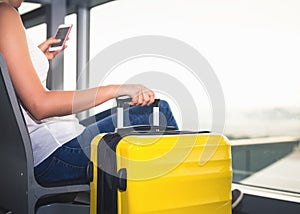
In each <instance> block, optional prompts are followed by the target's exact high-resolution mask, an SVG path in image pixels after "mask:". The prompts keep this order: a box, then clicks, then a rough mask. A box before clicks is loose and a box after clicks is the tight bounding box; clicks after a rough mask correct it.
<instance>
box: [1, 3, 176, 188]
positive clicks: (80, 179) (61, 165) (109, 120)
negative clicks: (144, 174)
mask: <svg viewBox="0 0 300 214" xmlns="http://www.w3.org/2000/svg"><path fill="white" fill-rule="evenodd" d="M21 3H22V1H21V0H0V34H1V37H0V52H1V53H2V54H3V56H4V58H5V60H6V63H7V67H8V70H9V74H10V77H11V80H12V83H13V86H14V88H15V91H16V94H17V96H18V97H19V99H20V101H21V108H22V111H23V114H24V117H25V120H26V124H27V127H28V130H29V134H30V138H31V142H32V148H33V155H34V166H35V175H36V179H37V181H38V182H39V183H40V184H41V185H44V186H53V185H59V184H61V183H64V182H67V183H70V182H72V183H84V182H86V177H85V176H86V175H85V174H86V166H87V164H88V162H89V151H90V142H91V140H92V139H93V138H94V137H95V136H96V135H97V134H99V133H102V132H111V131H114V128H115V127H114V124H115V118H116V115H115V114H114V113H112V112H113V111H112V110H108V111H106V112H103V113H100V114H98V115H96V116H95V118H97V121H96V122H95V123H93V124H91V125H89V126H88V127H84V126H82V125H80V124H79V121H78V120H77V119H76V118H75V117H73V116H71V115H72V114H74V113H78V112H81V111H83V110H87V109H89V108H92V107H94V106H97V105H100V104H102V103H103V102H105V101H107V100H110V99H112V98H115V97H118V96H123V95H127V96H130V97H131V98H132V102H131V103H130V104H131V105H132V107H130V110H129V112H130V114H129V115H130V121H129V123H130V125H137V124H149V115H150V114H151V111H152V106H151V104H152V103H153V102H154V98H155V95H154V92H153V91H152V90H150V89H148V88H146V87H145V86H143V85H138V84H137V85H131V84H125V85H107V86H99V87H96V88H90V89H86V90H80V91H49V90H47V89H46V87H45V81H46V77H47V72H48V68H49V64H48V60H51V59H53V58H54V57H55V55H56V54H58V53H59V52H60V51H56V52H49V51H48V49H49V46H50V45H51V44H53V43H57V42H59V40H56V39H54V38H50V39H48V40H47V41H45V42H44V43H42V44H41V45H39V47H36V46H35V45H34V44H33V43H32V42H31V41H30V39H29V38H28V36H27V35H26V32H25V29H24V26H23V24H22V21H21V18H20V15H19V14H18V11H17V10H16V9H17V8H18V7H19V6H20V5H21ZM75 96H76V99H74V97H75ZM160 110H161V112H162V115H164V120H163V124H162V125H169V126H175V127H177V124H176V121H175V119H174V117H173V115H172V112H171V111H170V108H169V106H168V104H167V103H166V102H161V104H160Z"/></svg>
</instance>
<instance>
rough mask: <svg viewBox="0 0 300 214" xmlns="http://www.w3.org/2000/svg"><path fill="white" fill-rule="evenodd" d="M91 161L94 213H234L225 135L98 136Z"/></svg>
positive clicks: (171, 133)
mask: <svg viewBox="0 0 300 214" xmlns="http://www.w3.org/2000/svg"><path fill="white" fill-rule="evenodd" d="M92 161H93V162H94V180H93V182H92V183H91V213H93V214H95V213H101V214H102V213H105V214H117V213H118V214H146V213H147V214H148V213H157V214H196V213H197V214H199V213H205V214H214V213H216V214H217V213H218V214H228V213H231V179H232V168H231V152H230V145H229V143H228V141H227V139H226V138H225V137H224V136H222V135H214V134H207V133H206V134H203V133H202V134H201V133H188V132H187V133H183V132H175V131H173V132H170V133H168V132H167V133H155V134H151V133H150V134H149V133H142V134H141V133H139V134H137V133H135V134H129V135H126V136H123V137H121V136H120V135H119V134H117V133H114V134H105V135H99V136H97V137H96V138H95V139H94V140H93V142H92Z"/></svg>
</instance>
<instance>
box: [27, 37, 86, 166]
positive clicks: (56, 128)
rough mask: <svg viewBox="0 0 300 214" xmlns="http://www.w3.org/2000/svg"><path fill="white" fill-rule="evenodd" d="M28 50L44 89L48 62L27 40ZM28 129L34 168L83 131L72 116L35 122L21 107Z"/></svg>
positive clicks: (82, 127)
mask: <svg viewBox="0 0 300 214" xmlns="http://www.w3.org/2000/svg"><path fill="white" fill-rule="evenodd" d="M27 42H28V49H29V53H30V57H31V60H32V63H33V66H34V68H35V70H36V72H37V74H38V76H39V78H40V80H41V82H42V84H43V85H44V87H45V88H46V78H47V73H48V70H49V62H48V59H47V58H46V56H45V55H44V53H43V52H42V51H41V50H40V49H39V48H38V47H37V46H36V45H35V44H34V43H33V42H32V41H31V40H30V39H29V36H28V35H27ZM21 109H22V111H23V114H24V118H25V121H26V124H27V127H28V131H29V135H30V139H31V144H32V150H33V158H34V166H37V165H38V164H40V163H41V162H42V161H43V160H45V159H46V158H47V157H48V156H50V155H51V154H52V153H53V152H54V151H55V150H56V149H57V148H59V147H60V146H61V145H63V144H64V143H66V142H68V141H70V140H71V139H73V138H75V137H77V136H78V135H79V134H81V133H82V131H83V130H84V128H85V127H84V126H82V125H81V124H79V121H78V119H77V118H76V117H75V116H74V115H70V116H64V117H51V118H47V119H44V120H41V121H37V120H35V119H34V118H33V117H32V116H31V115H30V113H29V112H27V111H26V110H24V108H23V107H22V106H21Z"/></svg>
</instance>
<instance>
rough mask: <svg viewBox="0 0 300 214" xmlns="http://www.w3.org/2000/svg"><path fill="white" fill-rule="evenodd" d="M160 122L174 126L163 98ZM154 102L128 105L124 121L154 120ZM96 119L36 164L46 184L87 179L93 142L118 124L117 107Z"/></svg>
mask: <svg viewBox="0 0 300 214" xmlns="http://www.w3.org/2000/svg"><path fill="white" fill-rule="evenodd" d="M159 107H160V108H159V110H160V118H159V121H160V125H161V126H174V127H176V128H177V129H178V126H177V123H176V121H175V118H174V116H173V114H172V112H171V109H170V107H169V105H168V103H167V102H165V101H160V104H159ZM152 111H153V106H143V107H141V106H132V107H129V114H128V115H129V117H128V120H126V119H125V125H126V126H127V125H150V124H152V117H151V115H152ZM93 119H94V121H95V122H94V123H92V124H91V125H89V126H87V127H86V128H85V130H84V131H83V132H82V133H81V134H80V135H79V136H78V137H76V138H74V139H72V140H70V141H69V142H67V143H65V144H64V145H62V146H61V147H60V148H58V149H57V150H56V151H55V152H54V153H52V154H51V155H50V156H49V157H48V158H47V159H46V160H44V161H43V162H42V163H41V164H39V165H38V166H36V167H35V169H34V173H35V177H36V180H37V181H38V182H39V183H40V184H41V185H43V186H59V185H65V184H83V183H88V180H87V176H86V174H87V173H86V171H87V165H88V163H89V162H90V158H89V157H90V143H91V141H92V139H93V138H94V137H95V136H96V135H98V134H99V133H107V132H113V131H114V130H115V124H116V108H113V109H109V110H107V111H104V112H101V113H99V114H97V115H95V117H93Z"/></svg>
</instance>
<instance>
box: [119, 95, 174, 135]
mask: <svg viewBox="0 0 300 214" xmlns="http://www.w3.org/2000/svg"><path fill="white" fill-rule="evenodd" d="M116 100H117V129H116V132H117V133H119V134H121V135H122V134H126V133H132V132H165V131H175V130H176V127H173V126H160V125H159V102H160V99H155V101H154V102H153V104H152V105H153V125H138V126H128V127H124V121H123V120H124V110H125V106H126V104H128V103H129V102H131V100H132V99H131V97H128V96H121V97H117V98H116Z"/></svg>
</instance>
